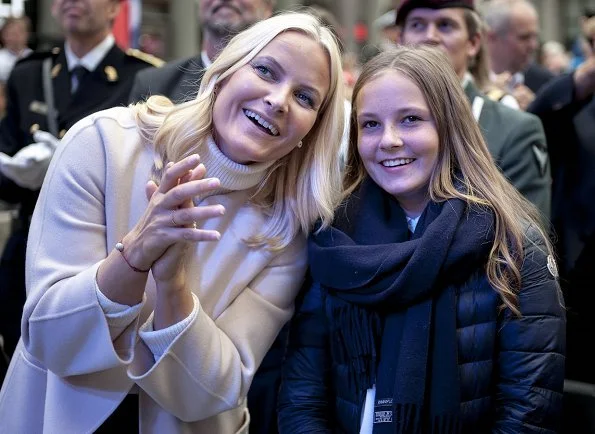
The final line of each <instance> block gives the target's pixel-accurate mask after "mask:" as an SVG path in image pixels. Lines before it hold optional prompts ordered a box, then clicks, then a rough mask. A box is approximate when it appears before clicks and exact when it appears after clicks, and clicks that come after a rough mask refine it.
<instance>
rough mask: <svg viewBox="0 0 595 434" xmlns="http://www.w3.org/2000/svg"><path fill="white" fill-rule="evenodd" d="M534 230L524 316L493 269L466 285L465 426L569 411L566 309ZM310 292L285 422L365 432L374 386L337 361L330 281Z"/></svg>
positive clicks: (303, 429) (533, 427)
mask: <svg viewBox="0 0 595 434" xmlns="http://www.w3.org/2000/svg"><path fill="white" fill-rule="evenodd" d="M529 238H530V240H529V241H528V242H527V245H526V247H525V260H524V264H523V267H522V270H521V274H522V288H521V290H520V292H519V304H520V311H521V314H522V316H521V317H520V318H519V317H517V316H515V315H513V314H512V312H510V311H509V310H508V309H504V310H502V309H501V300H500V298H499V295H498V294H497V293H496V292H495V291H494V289H493V288H492V287H491V285H490V284H489V282H488V280H487V277H486V275H485V273H484V272H483V271H478V272H476V273H475V274H474V275H472V276H471V277H470V278H469V279H468V280H467V282H466V283H465V284H463V285H461V286H459V287H457V288H456V289H457V294H458V301H457V329H458V333H457V335H458V348H457V352H458V358H459V373H460V384H461V414H462V419H463V425H464V432H465V433H469V434H471V433H472V434H483V433H506V434H523V433H540V434H545V433H555V432H557V429H558V425H559V423H560V420H561V413H562V389H563V384H564V354H565V325H566V319H565V313H564V308H563V306H562V304H561V303H562V302H561V295H560V290H559V285H558V282H557V279H556V278H555V277H554V275H553V274H552V272H551V271H550V269H549V268H548V266H547V263H548V262H547V261H548V258H547V251H546V249H545V246H544V244H543V240H541V239H540V238H539V236H538V235H537V234H536V233H532V234H530V237H529ZM550 268H551V269H552V270H554V269H553V267H551V266H550ZM553 272H554V274H555V271H553ZM302 297H303V298H302V300H301V301H300V304H299V306H298V310H297V312H296V314H295V316H294V318H293V320H292V323H291V330H290V339H289V347H288V352H287V356H286V360H285V363H284V367H283V378H282V386H281V391H280V396H279V431H280V433H281V434H286V433H308V434H313V433H354V434H357V433H359V430H360V422H361V417H362V414H361V413H362V410H363V405H364V401H365V391H362V392H360V393H359V394H358V393H357V392H356V391H355V388H354V387H353V385H352V384H350V381H349V379H348V378H349V377H348V375H347V365H346V363H345V361H344V360H331V352H330V348H329V342H328V340H329V335H328V325H327V320H326V317H325V313H324V308H323V306H324V292H323V291H321V288H320V285H318V284H317V283H313V284H311V285H309V287H308V289H307V290H306V291H305V292H304V293H303V294H302Z"/></svg>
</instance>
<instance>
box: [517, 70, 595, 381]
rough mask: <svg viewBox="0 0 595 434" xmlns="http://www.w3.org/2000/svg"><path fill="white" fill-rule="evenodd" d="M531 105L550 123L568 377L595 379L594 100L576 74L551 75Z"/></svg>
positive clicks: (548, 129) (548, 128) (553, 199)
mask: <svg viewBox="0 0 595 434" xmlns="http://www.w3.org/2000/svg"><path fill="white" fill-rule="evenodd" d="M528 110H530V111H531V112H533V113H536V114H538V115H539V117H540V118H541V119H542V121H543V125H544V126H545V131H546V134H547V137H548V143H549V144H550V155H551V158H552V174H553V179H554V183H553V195H552V223H553V226H554V230H555V237H554V240H555V242H556V251H557V253H558V256H559V258H560V261H559V263H560V275H561V279H560V283H561V285H562V289H563V290H564V297H565V300H566V306H567V309H568V314H567V317H568V330H567V336H568V340H567V353H566V354H567V358H566V360H567V363H566V377H567V378H570V379H573V380H578V381H584V382H588V383H595V370H593V366H594V364H595V357H593V355H592V354H591V353H592V351H590V345H589V344H588V343H589V342H590V341H591V340H592V339H593V335H595V321H594V320H593V304H594V302H595V291H593V283H594V282H595V267H594V264H595V176H594V174H595V99H593V98H592V97H591V98H588V99H587V100H583V101H580V100H577V99H576V97H575V92H574V81H573V77H572V75H571V74H566V75H563V76H561V77H558V78H556V79H554V80H552V81H551V82H550V83H548V84H547V86H545V87H544V88H543V89H542V90H541V91H540V92H539V94H538V95H537V97H536V98H535V100H534V101H533V103H532V104H531V105H530V106H529V108H528Z"/></svg>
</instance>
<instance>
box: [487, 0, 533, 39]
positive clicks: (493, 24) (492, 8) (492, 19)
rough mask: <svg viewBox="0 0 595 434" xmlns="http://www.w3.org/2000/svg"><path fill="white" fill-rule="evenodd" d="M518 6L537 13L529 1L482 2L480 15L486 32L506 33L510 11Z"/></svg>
mask: <svg viewBox="0 0 595 434" xmlns="http://www.w3.org/2000/svg"><path fill="white" fill-rule="evenodd" d="M518 5H524V6H527V7H529V8H531V9H532V10H534V11H535V13H537V9H535V6H534V5H533V3H531V2H530V1H529V0H490V1H488V2H484V4H483V7H482V15H483V17H484V20H485V22H486V24H487V26H488V30H490V31H492V32H495V33H498V34H499V35H502V34H504V33H506V32H508V30H509V28H510V27H509V25H510V16H511V14H512V10H513V9H514V7H515V6H518Z"/></svg>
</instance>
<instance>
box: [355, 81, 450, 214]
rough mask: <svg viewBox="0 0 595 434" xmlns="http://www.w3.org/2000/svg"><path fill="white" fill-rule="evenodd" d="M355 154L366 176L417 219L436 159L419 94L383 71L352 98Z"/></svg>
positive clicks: (429, 119) (434, 137)
mask: <svg viewBox="0 0 595 434" xmlns="http://www.w3.org/2000/svg"><path fill="white" fill-rule="evenodd" d="M355 103H356V110H357V112H356V115H357V132H358V135H357V140H358V152H359V154H360V156H361V158H362V161H363V163H364V166H365V168H366V171H367V172H368V174H369V175H370V177H371V178H372V179H373V180H374V181H375V182H376V184H378V185H379V186H380V187H382V188H383V189H384V190H385V191H386V192H387V193H389V194H391V195H393V196H394V197H395V198H396V199H397V201H398V202H399V204H400V205H401V207H402V208H403V209H404V210H405V212H406V214H407V215H409V216H410V217H415V216H418V215H419V214H421V212H422V211H423V209H424V208H425V206H426V204H427V203H428V200H429V191H428V188H429V181H430V176H431V173H432V171H433V169H434V167H435V165H436V161H437V158H438V146H439V139H438V130H437V129H436V123H435V121H434V118H433V116H432V114H431V113H430V109H429V107H428V104H427V103H426V100H425V98H424V96H423V94H422V92H421V90H420V89H419V88H418V87H417V86H416V85H415V84H414V83H413V82H412V81H411V80H409V79H408V78H407V77H405V76H403V75H402V74H400V73H398V72H396V71H394V70H386V71H384V72H381V73H380V75H378V76H376V77H375V78H373V79H372V80H370V81H369V82H368V83H367V84H365V85H364V87H363V88H362V89H361V90H360V92H359V94H358V95H357V98H356V101H355Z"/></svg>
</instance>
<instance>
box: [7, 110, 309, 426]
mask: <svg viewBox="0 0 595 434" xmlns="http://www.w3.org/2000/svg"><path fill="white" fill-rule="evenodd" d="M152 157H153V153H152V151H151V150H150V149H148V148H146V147H144V146H143V145H142V144H141V141H140V138H139V135H138V133H137V130H136V124H135V121H134V119H133V117H132V116H131V112H130V110H129V109H127V108H116V109H110V110H106V111H103V112H99V113H97V114H95V115H92V116H90V117H88V118H85V119H83V120H82V121H81V122H79V123H78V124H77V125H76V126H75V127H73V128H72V129H71V130H70V131H69V132H68V134H67V136H66V137H65V138H64V140H63V143H62V145H61V147H60V149H59V150H58V151H57V153H56V155H55V157H54V159H53V160H52V164H51V165H50V169H49V171H48V174H47V177H46V180H45V183H44V186H43V188H42V191H41V195H40V198H39V202H38V204H37V208H36V210H35V214H34V217H33V222H32V225H31V232H30V236H29V244H28V250H27V302H26V305H25V309H24V315H23V321H22V339H21V342H20V343H19V346H18V348H17V351H16V352H15V355H14V358H13V360H12V363H11V366H10V368H9V372H8V374H7V377H6V380H5V382H4V386H3V388H2V391H1V392H0V432H1V433H11V434H20V433H23V434H36V433H48V434H55V433H60V434H69V433H72V434H81V433H91V432H93V431H94V430H95V429H96V428H97V427H98V426H100V425H101V423H102V422H103V421H104V420H105V419H106V418H107V417H108V415H109V414H111V413H112V412H113V411H114V409H115V408H116V407H117V406H118V404H119V403H120V402H121V401H122V399H123V398H124V397H125V396H126V394H127V393H128V392H129V391H130V390H131V388H132V387H133V386H134V385H135V384H136V385H138V389H139V393H140V425H141V429H140V431H141V433H143V434H145V433H159V434H162V433H168V434H170V433H208V434H211V433H224V434H230V433H236V432H238V433H247V425H248V422H249V415H248V411H247V409H246V399H245V397H246V394H247V392H248V388H249V387H250V382H251V381H252V377H253V375H254V372H255V371H256V369H257V368H258V366H259V364H260V362H261V361H262V359H263V357H264V355H265V353H266V351H267V350H268V348H269V346H270V345H271V344H272V342H273V340H274V338H275V336H276V334H277V332H278V331H279V330H280V328H281V327H282V325H283V324H284V323H285V322H286V321H287V320H288V319H289V318H290V316H291V314H292V313H293V300H294V297H295V295H296V293H297V291H298V289H299V287H300V285H301V283H302V279H303V275H304V273H305V268H306V252H305V239H304V238H303V237H299V238H297V239H296V240H294V242H293V243H292V244H291V245H290V246H289V247H288V248H287V249H285V250H284V251H283V252H281V253H278V254H272V253H270V252H268V251H266V250H264V249H252V248H248V247H247V246H246V245H245V244H244V243H243V242H242V239H244V238H245V237H247V236H249V235H250V234H253V233H254V232H255V231H258V230H259V228H261V227H262V225H263V222H264V217H263V215H262V214H261V212H259V211H258V210H257V209H256V208H254V207H252V206H250V205H248V204H247V202H246V200H247V197H248V192H246V191H235V192H231V193H227V194H221V195H217V196H212V197H209V198H207V199H205V200H204V201H203V203H205V204H207V203H208V204H215V203H221V204H223V205H224V206H225V208H226V214H225V215H224V216H222V217H221V218H217V219H211V220H208V221H207V222H205V224H204V225H203V226H204V227H205V228H209V229H216V230H219V231H220V232H221V234H222V238H221V240H220V241H218V242H203V243H198V244H197V245H196V248H195V249H194V251H193V254H194V258H195V260H194V261H189V262H190V263H191V266H190V267H188V268H189V269H188V270H187V273H188V275H189V278H188V279H187V281H188V282H192V283H193V288H192V291H193V292H194V294H195V295H196V297H197V299H198V301H199V305H200V307H199V310H198V313H197V314H196V316H195V317H194V318H193V320H192V322H191V324H190V325H189V326H188V327H187V328H186V329H184V331H183V332H182V333H181V334H180V335H178V337H177V338H176V339H175V340H174V341H173V343H172V344H171V345H170V347H169V348H168V349H167V351H166V352H165V354H164V355H163V356H162V357H161V358H160V359H159V360H157V361H155V360H154V357H153V355H152V353H151V352H150V351H149V349H148V348H147V346H146V345H144V343H143V342H142V340H140V339H139V337H138V334H137V330H138V327H139V325H141V324H142V323H143V322H144V321H145V320H146V319H147V318H148V316H149V315H150V314H151V312H152V307H153V300H154V293H155V285H154V281H153V279H152V278H151V276H149V281H148V284H147V288H146V296H147V297H146V301H145V305H144V307H143V310H142V313H141V314H140V316H139V318H138V319H137V321H135V322H134V323H133V324H132V325H129V326H120V327H117V326H115V325H112V326H111V327H110V326H108V323H107V321H106V318H105V315H104V313H103V311H102V309H101V307H100V306H99V303H98V301H97V296H96V293H95V274H96V272H97V268H98V266H99V264H100V263H101V261H102V260H103V259H104V258H105V257H106V256H107V254H108V252H109V251H110V250H111V249H113V246H114V245H115V244H116V242H118V241H119V240H120V239H121V238H122V237H123V236H124V235H125V234H126V233H127V232H128V231H129V230H130V229H131V228H132V227H133V225H134V224H135V222H136V221H137V220H138V219H139V217H140V215H141V214H142V212H143V210H144V209H145V207H146V205H147V199H146V198H145V193H144V190H145V188H144V186H145V184H146V182H147V180H148V176H149V172H150V167H151V165H152Z"/></svg>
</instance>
